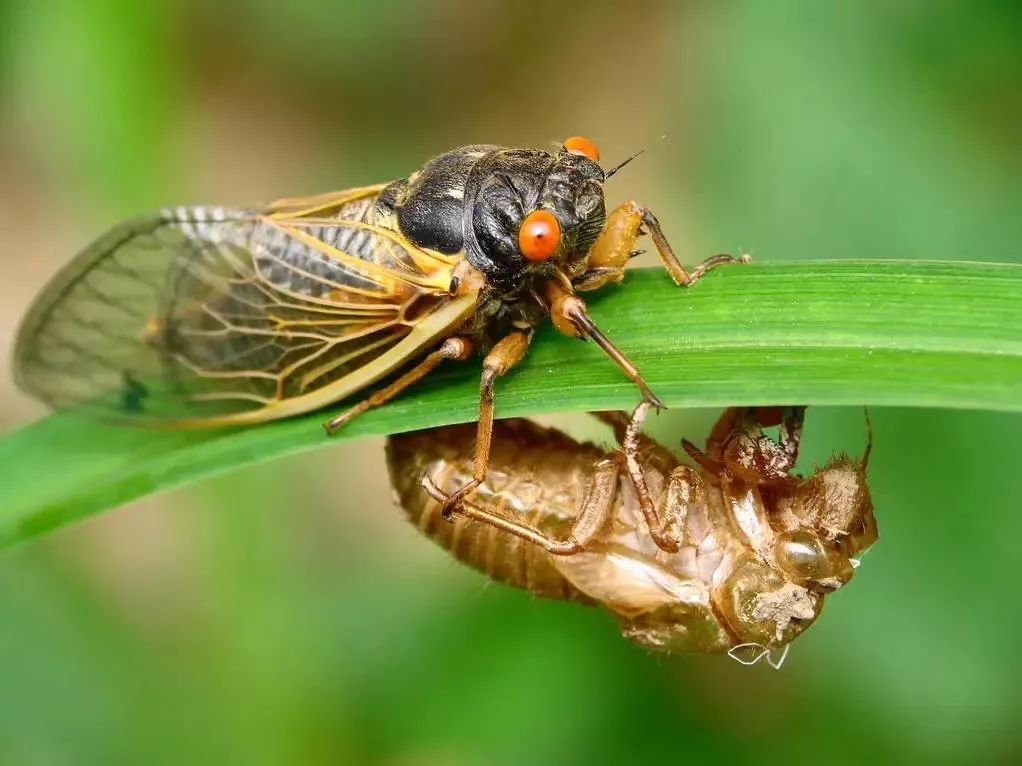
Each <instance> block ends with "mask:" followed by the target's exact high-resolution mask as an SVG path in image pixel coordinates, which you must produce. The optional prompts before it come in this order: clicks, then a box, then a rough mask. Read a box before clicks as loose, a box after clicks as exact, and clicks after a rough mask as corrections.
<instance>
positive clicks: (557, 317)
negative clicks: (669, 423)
mask: <svg viewBox="0 0 1022 766" xmlns="http://www.w3.org/2000/svg"><path fill="white" fill-rule="evenodd" d="M546 298H547V302H548V304H549V306H550V318H551V319H552V320H553V323H554V327H556V328H557V329H558V330H559V331H560V332H562V333H564V334H565V335H568V336H570V337H573V338H588V339H589V340H591V341H593V342H594V343H595V344H596V345H597V346H599V347H600V349H601V350H602V351H603V353H605V354H606V355H607V356H609V357H610V358H611V359H612V360H614V363H615V364H617V366H618V367H620V368H621V370H622V371H623V372H624V374H625V375H627V376H628V379H629V380H631V381H632V382H633V383H634V384H635V385H636V386H637V387H638V389H639V392H640V393H641V394H642V398H643V399H644V400H645V401H647V402H649V403H650V404H652V405H653V406H654V407H656V408H657V409H658V410H659V409H663V406H664V404H663V402H661V401H660V399H658V398H657V396H656V394H654V393H653V391H652V390H651V389H650V387H649V384H647V383H646V381H645V380H643V377H642V375H641V374H640V373H639V369H638V368H637V367H636V366H635V365H634V364H633V363H632V361H631V360H630V359H629V358H628V357H627V356H625V355H624V354H623V353H621V351H620V350H619V349H618V348H617V346H615V345H614V344H613V343H611V341H610V338H608V337H607V336H606V335H604V334H603V333H602V332H600V328H599V327H597V326H596V323H595V322H593V320H592V318H591V317H590V316H589V311H588V310H587V309H586V304H585V301H583V300H582V299H581V298H579V297H578V296H577V295H574V294H573V293H570V292H568V291H567V290H566V289H565V288H564V286H563V285H561V284H560V283H559V282H557V281H555V280H551V281H550V282H549V283H548V284H547V295H546Z"/></svg>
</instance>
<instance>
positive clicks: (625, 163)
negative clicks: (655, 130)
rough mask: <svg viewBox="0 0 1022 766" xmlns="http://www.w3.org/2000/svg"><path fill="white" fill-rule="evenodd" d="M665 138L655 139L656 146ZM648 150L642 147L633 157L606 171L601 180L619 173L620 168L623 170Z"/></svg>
mask: <svg viewBox="0 0 1022 766" xmlns="http://www.w3.org/2000/svg"><path fill="white" fill-rule="evenodd" d="M665 138H667V134H666V133H665V134H664V135H662V136H660V138H658V139H657V143H658V144H659V143H661V142H662V141H663V140H664V139H665ZM648 149H649V147H648V146H644V147H642V148H641V149H639V151H637V152H635V154H633V155H631V156H629V157H626V158H625V159H624V160H622V161H621V162H619V163H618V164H617V165H615V166H614V167H612V168H611V169H610V170H608V171H607V172H606V174H605V175H604V176H603V179H604V180H607V179H608V178H610V177H611V176H612V175H614V174H615V173H616V172H617V171H619V170H620V169H621V168H623V167H624V166H625V165H627V164H628V163H629V162H631V161H632V160H634V159H635V158H636V157H638V156H639V155H640V154H644V153H645V152H646V150H648Z"/></svg>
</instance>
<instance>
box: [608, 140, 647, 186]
mask: <svg viewBox="0 0 1022 766" xmlns="http://www.w3.org/2000/svg"><path fill="white" fill-rule="evenodd" d="M646 149H647V147H645V146H644V147H642V148H641V149H639V151H637V152H636V153H635V154H633V155H631V156H630V157H627V158H626V159H625V160H623V161H622V162H619V163H618V164H617V165H615V166H614V167H612V168H611V169H610V170H608V171H607V173H606V175H604V176H603V178H604V180H606V179H608V178H610V177H611V176H612V175H614V174H615V173H616V172H617V171H619V170H620V169H621V168H623V167H624V166H625V165H627V164H628V163H629V162H631V161H632V160H634V159H635V158H636V157H638V156H639V155H640V154H643V153H644V152H645V151H646Z"/></svg>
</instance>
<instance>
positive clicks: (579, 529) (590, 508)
mask: <svg viewBox="0 0 1022 766" xmlns="http://www.w3.org/2000/svg"><path fill="white" fill-rule="evenodd" d="M619 470H620V469H619V467H618V464H617V462H615V461H614V460H610V459H606V460H601V461H600V462H598V463H597V464H596V465H595V466H594V467H593V478H592V483H591V484H590V486H589V492H588V494H587V495H586V498H585V500H584V501H583V502H582V507H581V508H579V512H578V516H577V517H576V518H575V521H574V523H573V524H572V527H571V532H570V533H569V534H568V536H567V537H566V538H564V539H563V540H558V539H555V538H553V537H550V536H549V535H547V534H544V533H543V532H541V531H539V530H538V529H536V528H534V527H532V526H530V525H528V524H525V523H522V522H520V521H516V520H514V519H510V518H508V517H507V516H504V515H502V514H499V513H496V512H495V511H491V510H488V509H486V508H484V507H482V506H481V505H479V504H477V503H474V502H472V500H471V499H470V498H469V499H461V500H460V501H458V503H457V505H456V506H455V508H454V510H455V513H458V514H460V515H462V516H465V517H466V518H469V519H473V520H475V521H479V522H482V523H484V524H490V525H491V526H494V527H496V528H497V529H500V530H502V531H504V532H507V533H509V534H512V535H516V536H517V537H521V538H522V539H524V540H528V541H529V542H530V543H534V544H536V545H538V546H540V547H541V548H543V550H545V551H547V552H548V553H552V554H554V555H557V556H569V555H571V554H573V553H580V552H582V551H584V550H585V549H586V546H587V545H588V544H589V543H590V542H591V541H592V539H593V538H594V537H595V536H596V534H597V533H598V532H599V531H600V530H601V529H602V528H603V527H604V525H605V524H606V523H607V519H608V518H609V517H610V513H611V509H612V508H613V506H614V497H615V495H616V494H617V484H618V474H619ZM422 487H423V489H425V490H426V492H427V493H428V494H429V495H430V497H432V498H433V499H434V500H436V501H437V502H439V503H442V504H443V505H444V507H445V508H448V507H450V503H451V499H452V498H453V497H455V495H447V494H445V493H444V492H443V491H441V490H440V489H439V488H438V487H437V486H436V485H435V484H433V482H432V481H431V480H430V478H429V477H428V476H427V477H423V479H422Z"/></svg>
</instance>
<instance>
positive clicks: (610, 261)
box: [574, 201, 752, 290]
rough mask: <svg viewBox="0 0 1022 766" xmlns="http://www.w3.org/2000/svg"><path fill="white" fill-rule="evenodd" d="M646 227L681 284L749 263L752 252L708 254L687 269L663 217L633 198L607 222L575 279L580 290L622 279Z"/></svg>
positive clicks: (673, 274) (661, 257) (667, 267)
mask: <svg viewBox="0 0 1022 766" xmlns="http://www.w3.org/2000/svg"><path fill="white" fill-rule="evenodd" d="M643 228H645V230H646V233H648V234H649V236H650V238H651V239H652V240H653V244H654V246H655V247H656V251H657V254H658V255H659V256H660V260H661V261H662V262H663V264H664V268H665V269H667V273H668V274H670V275H671V279H673V280H674V283H675V284H677V285H683V286H685V287H690V286H691V285H693V284H695V283H696V282H698V281H699V280H700V279H701V278H702V277H703V275H705V274H706V273H707V272H708V271H711V270H712V269H715V268H717V267H718V266H723V265H725V264H728V263H748V262H749V261H751V260H752V258H751V256H749V255H741V256H739V257H738V258H735V257H734V256H733V255H727V254H720V255H714V256H711V257H709V258H707V259H706V260H705V261H703V262H702V263H700V264H699V265H697V266H696V267H695V268H693V269H691V270H688V269H686V268H685V267H684V266H683V265H682V263H681V261H680V260H678V256H677V255H675V253H674V248H672V247H671V245H670V243H669V242H668V241H667V237H665V236H664V231H663V228H662V227H661V226H660V221H658V220H657V217H656V216H655V215H654V214H653V211H652V210H650V209H649V208H646V207H643V206H642V205H640V204H639V203H637V202H634V201H629V202H625V203H624V204H622V205H620V206H618V207H617V208H616V209H614V210H613V211H612V212H611V213H610V215H608V216H607V222H606V224H604V227H603V231H602V232H601V234H600V236H599V238H598V239H597V240H596V242H595V243H594V244H593V246H592V248H591V249H590V251H589V257H588V259H587V261H586V271H585V272H584V273H583V274H582V275H580V276H579V277H577V278H576V279H575V280H574V285H575V289H577V290H595V289H598V288H600V287H602V286H603V285H605V284H607V283H609V282H619V281H621V278H622V277H623V275H624V268H625V264H626V263H627V261H628V259H629V258H631V257H632V256H633V255H635V254H636V252H637V251H636V250H635V243H636V241H637V240H638V238H639V236H641V235H642V233H643Z"/></svg>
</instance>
